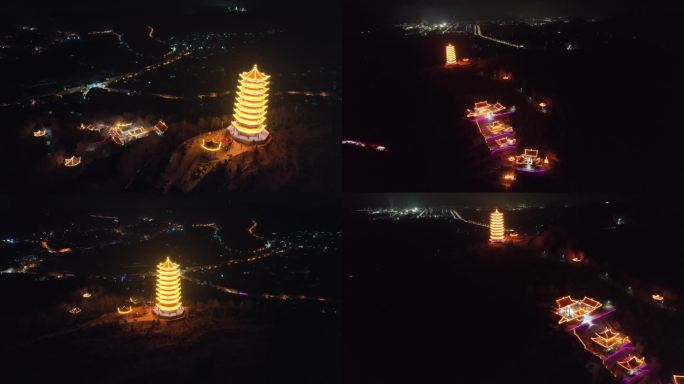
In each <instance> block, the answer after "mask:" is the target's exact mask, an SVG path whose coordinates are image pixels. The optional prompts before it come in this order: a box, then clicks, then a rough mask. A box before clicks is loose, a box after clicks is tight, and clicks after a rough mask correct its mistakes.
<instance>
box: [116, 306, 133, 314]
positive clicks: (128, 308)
mask: <svg viewBox="0 0 684 384" xmlns="http://www.w3.org/2000/svg"><path fill="white" fill-rule="evenodd" d="M131 312H133V307H131V306H130V305H124V306H121V307H116V313H118V314H119V315H128V314H129V313H131Z"/></svg>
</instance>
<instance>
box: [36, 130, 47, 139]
mask: <svg viewBox="0 0 684 384" xmlns="http://www.w3.org/2000/svg"><path fill="white" fill-rule="evenodd" d="M46 134H47V129H38V130H36V131H33V137H43V136H45V135H46Z"/></svg>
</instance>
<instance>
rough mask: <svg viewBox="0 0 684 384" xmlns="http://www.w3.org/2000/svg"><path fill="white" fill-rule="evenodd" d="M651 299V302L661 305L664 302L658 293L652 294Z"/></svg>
mask: <svg viewBox="0 0 684 384" xmlns="http://www.w3.org/2000/svg"><path fill="white" fill-rule="evenodd" d="M651 297H652V298H653V300H655V301H659V302H661V303H662V302H663V301H665V298H664V297H663V296H662V295H660V294H658V293H654V294H653V295H651Z"/></svg>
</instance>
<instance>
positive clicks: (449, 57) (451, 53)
mask: <svg viewBox="0 0 684 384" xmlns="http://www.w3.org/2000/svg"><path fill="white" fill-rule="evenodd" d="M456 64H457V60H456V49H455V48H454V46H453V45H451V43H449V45H447V46H446V64H445V65H446V66H447V67H449V66H452V65H456Z"/></svg>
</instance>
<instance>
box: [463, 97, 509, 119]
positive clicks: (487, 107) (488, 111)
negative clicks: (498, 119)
mask: <svg viewBox="0 0 684 384" xmlns="http://www.w3.org/2000/svg"><path fill="white" fill-rule="evenodd" d="M504 109H506V107H504V106H503V104H501V103H499V102H497V103H496V104H494V105H492V104H489V103H488V102H487V101H486V100H485V101H478V102H477V103H475V105H473V108H472V109H470V108H466V112H467V115H466V117H472V118H476V119H477V118H480V117H488V118H491V117H493V116H494V114H495V113H499V112H501V111H503V110H504Z"/></svg>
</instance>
